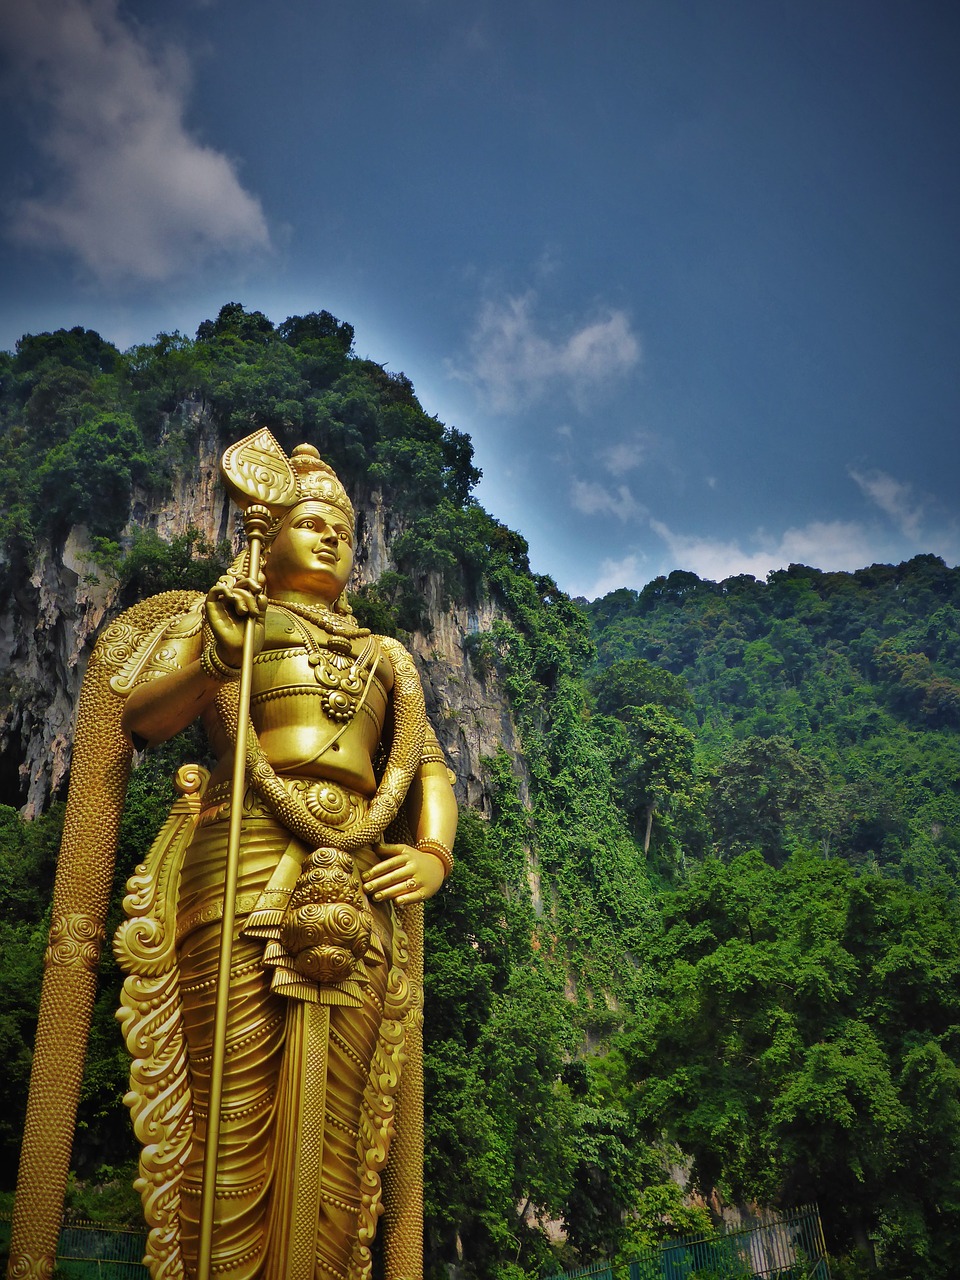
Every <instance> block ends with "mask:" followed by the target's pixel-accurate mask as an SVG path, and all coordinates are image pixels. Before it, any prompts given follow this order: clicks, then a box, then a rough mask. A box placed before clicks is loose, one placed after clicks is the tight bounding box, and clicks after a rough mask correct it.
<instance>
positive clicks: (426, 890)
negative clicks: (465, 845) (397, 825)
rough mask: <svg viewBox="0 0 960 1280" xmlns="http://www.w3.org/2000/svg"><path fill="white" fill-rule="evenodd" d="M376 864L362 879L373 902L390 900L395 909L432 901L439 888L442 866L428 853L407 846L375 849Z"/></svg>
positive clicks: (384, 846) (395, 845) (383, 846)
mask: <svg viewBox="0 0 960 1280" xmlns="http://www.w3.org/2000/svg"><path fill="white" fill-rule="evenodd" d="M377 852H378V853H379V854H380V861H379V862H378V863H377V865H376V866H375V867H371V868H370V870H369V871H368V872H367V873H366V875H365V876H364V877H363V887H364V888H365V889H366V891H367V893H369V894H370V895H371V897H372V898H373V899H374V901H375V902H381V901H383V900H384V899H387V898H390V899H392V900H393V901H394V902H396V903H397V904H398V906H401V907H403V906H406V905H407V903H410V902H422V901H423V899H424V898H432V897H433V895H434V894H435V893H436V892H437V890H438V889H439V888H440V886H441V885H442V884H443V866H442V864H441V862H440V859H439V858H436V857H434V855H433V854H432V853H424V852H423V851H422V850H421V849H414V847H413V846H412V845H409V844H387V843H385V842H384V843H382V844H379V845H377Z"/></svg>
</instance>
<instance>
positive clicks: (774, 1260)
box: [549, 1205, 830, 1280]
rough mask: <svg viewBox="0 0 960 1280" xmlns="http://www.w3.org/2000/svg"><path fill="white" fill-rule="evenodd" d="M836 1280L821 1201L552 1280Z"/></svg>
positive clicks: (686, 1238)
mask: <svg viewBox="0 0 960 1280" xmlns="http://www.w3.org/2000/svg"><path fill="white" fill-rule="evenodd" d="M754 1276H763V1277H766V1280H830V1268H829V1266H828V1264H827V1257H826V1249H825V1247H824V1243H823V1229H822V1227H821V1225H820V1214H819V1212H818V1210H817V1207H816V1205H806V1206H804V1207H802V1208H799V1209H795V1210H794V1211H793V1212H792V1213H787V1214H782V1215H781V1216H780V1217H778V1218H775V1219H773V1220H772V1221H770V1222H766V1223H763V1224H762V1225H760V1226H756V1227H750V1228H746V1229H744V1230H741V1231H725V1232H722V1233H721V1232H717V1233H716V1234H713V1235H705V1236H688V1237H685V1238H683V1239H681V1240H671V1241H670V1242H669V1243H668V1244H665V1245H662V1246H661V1247H660V1248H659V1249H648V1250H645V1251H644V1252H643V1253H642V1254H639V1255H638V1256H637V1257H636V1258H633V1259H631V1261H630V1262H624V1263H619V1264H616V1265H609V1264H600V1265H597V1266H593V1267H580V1268H579V1269H578V1270H576V1271H567V1272H564V1273H562V1275H559V1276H551V1277H549V1280H581V1278H583V1280H586V1277H591V1280H749V1278H750V1277H754Z"/></svg>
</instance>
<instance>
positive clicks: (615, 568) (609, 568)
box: [573, 554, 649, 600]
mask: <svg viewBox="0 0 960 1280" xmlns="http://www.w3.org/2000/svg"><path fill="white" fill-rule="evenodd" d="M643 562H644V557H643V556H639V555H636V554H631V555H626V556H624V557H623V559H622V560H603V561H602V562H601V564H600V575H599V577H598V578H597V579H596V581H595V582H593V583H592V584H591V585H590V586H589V587H587V588H586V589H585V590H584V591H582V592H577V591H574V592H573V594H574V595H584V596H586V598H587V599H588V600H596V599H597V598H598V597H599V596H605V595H606V594H607V592H609V591H616V590H617V588H618V587H633V588H634V589H637V588H639V587H641V586H642V585H643V583H644V582H645V581H646V579H647V577H648V576H649V575H648V573H647V571H646V570H645V569H644V567H643Z"/></svg>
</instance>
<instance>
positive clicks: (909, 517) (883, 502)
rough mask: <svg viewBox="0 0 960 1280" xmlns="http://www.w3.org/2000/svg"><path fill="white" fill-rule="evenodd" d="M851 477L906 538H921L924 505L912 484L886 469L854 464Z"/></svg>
mask: <svg viewBox="0 0 960 1280" xmlns="http://www.w3.org/2000/svg"><path fill="white" fill-rule="evenodd" d="M850 478H851V480H853V481H854V482H855V483H856V484H857V485H858V486H859V488H860V491H861V493H863V494H865V495H866V497H868V498H870V500H871V501H872V502H875V503H876V504H877V506H878V507H879V508H880V510H881V511H882V512H883V513H884V514H885V515H887V516H889V517H890V519H891V520H892V521H893V523H894V524H895V525H896V526H897V528H898V529H899V530H900V532H901V533H902V534H903V535H904V537H905V538H910V539H911V540H912V541H913V542H919V541H920V539H921V536H922V534H921V529H920V524H921V521H922V520H923V515H924V510H923V504H922V503H921V502H918V501H917V500H916V499H915V498H914V496H913V489H912V488H911V486H910V485H909V484H905V483H904V482H903V481H902V480H896V479H894V477H893V476H890V475H887V473H886V472H885V471H866V472H865V471H856V470H854V468H853V467H851V468H850Z"/></svg>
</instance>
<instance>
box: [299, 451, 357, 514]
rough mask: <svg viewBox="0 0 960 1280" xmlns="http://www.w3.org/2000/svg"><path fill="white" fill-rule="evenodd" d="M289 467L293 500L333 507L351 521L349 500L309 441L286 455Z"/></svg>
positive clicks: (333, 474)
mask: <svg viewBox="0 0 960 1280" xmlns="http://www.w3.org/2000/svg"><path fill="white" fill-rule="evenodd" d="M290 466H291V467H292V468H293V470H294V473H295V474H296V477H297V502H306V501H307V500H308V499H310V498H312V499H314V500H315V501H316V502H327V503H329V504H330V506H331V507H336V508H337V510H338V511H342V512H343V514H344V515H345V516H346V517H347V519H348V520H349V521H350V524H351V526H352V525H353V521H354V513H353V503H352V502H351V501H350V499H349V498H348V497H347V491H346V489H344V487H343V485H342V484H341V483H340V480H339V477H338V476H337V473H336V472H335V471H334V469H333V467H331V466H330V465H329V463H326V462H324V460H323V459H322V458H321V457H320V454H319V451H318V450H317V449H315V448H314V446H313V445H312V444H298V445H297V447H296V448H295V449H294V451H293V453H292V454H291V455H290Z"/></svg>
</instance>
